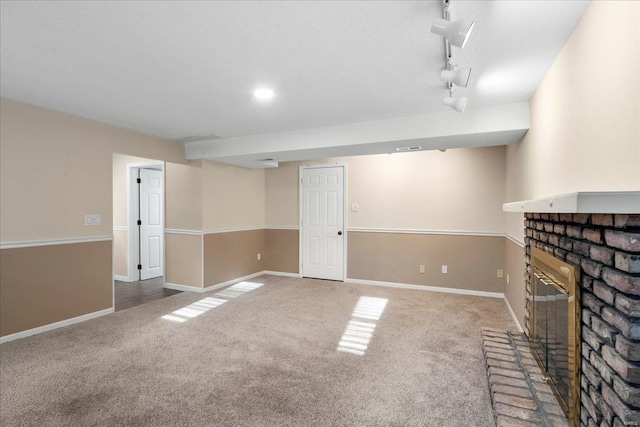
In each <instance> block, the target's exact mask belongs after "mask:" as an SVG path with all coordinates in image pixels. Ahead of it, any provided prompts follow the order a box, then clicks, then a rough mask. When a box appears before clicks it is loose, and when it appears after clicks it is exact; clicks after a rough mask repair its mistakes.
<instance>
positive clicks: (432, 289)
mask: <svg viewBox="0 0 640 427" xmlns="http://www.w3.org/2000/svg"><path fill="white" fill-rule="evenodd" d="M345 283H356V284H358V285H374V286H386V287H389V288H401V289H415V290H419V291H430V292H443V293H447V294H461V295H473V296H476V297H489V298H504V294H503V293H501V292H486V291H474V290H471V289H458V288H441V287H437V286H423V285H410V284H408V283H395V282H379V281H377V280H361V279H346V280H345Z"/></svg>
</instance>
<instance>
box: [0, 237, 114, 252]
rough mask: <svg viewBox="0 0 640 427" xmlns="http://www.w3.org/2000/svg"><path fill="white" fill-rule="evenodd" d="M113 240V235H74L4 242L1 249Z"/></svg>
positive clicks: (0, 244)
mask: <svg viewBox="0 0 640 427" xmlns="http://www.w3.org/2000/svg"><path fill="white" fill-rule="evenodd" d="M111 240H113V236H92V237H73V238H67V239H51V240H25V241H22V242H3V243H0V249H18V248H35V247H38V246H56V245H73V244H76V243H92V242H106V241H111Z"/></svg>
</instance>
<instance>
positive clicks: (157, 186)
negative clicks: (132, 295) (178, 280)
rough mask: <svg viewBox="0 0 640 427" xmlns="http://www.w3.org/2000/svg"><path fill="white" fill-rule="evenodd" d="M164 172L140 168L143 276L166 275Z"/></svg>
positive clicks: (141, 275) (141, 259)
mask: <svg viewBox="0 0 640 427" xmlns="http://www.w3.org/2000/svg"><path fill="white" fill-rule="evenodd" d="M163 179H164V175H163V173H162V171H158V170H151V169H140V220H141V225H140V264H141V265H142V269H141V270H140V279H141V280H146V279H151V278H153V277H160V276H162V275H163V274H164V266H163V260H164V218H163V214H164V206H163V204H164V203H163V196H164V182H163Z"/></svg>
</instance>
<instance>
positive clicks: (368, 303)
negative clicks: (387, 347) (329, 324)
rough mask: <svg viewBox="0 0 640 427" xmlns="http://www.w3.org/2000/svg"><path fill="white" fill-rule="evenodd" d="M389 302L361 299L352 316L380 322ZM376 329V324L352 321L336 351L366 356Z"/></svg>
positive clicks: (376, 299) (370, 298) (386, 300)
mask: <svg viewBox="0 0 640 427" xmlns="http://www.w3.org/2000/svg"><path fill="white" fill-rule="evenodd" d="M387 302H389V300H388V299H386V298H373V297H360V299H359V300H358V302H357V304H356V308H354V309H353V313H351V316H352V317H353V318H360V319H367V320H374V321H375V320H380V317H381V316H382V313H383V312H384V309H385V308H386V306H387ZM375 329H376V322H371V321H368V322H365V321H362V320H355V319H351V320H350V321H349V323H348V324H347V328H346V329H345V331H344V334H343V335H342V338H341V339H340V343H339V344H338V348H337V349H336V350H338V351H341V352H345V353H351V354H355V355H357V356H364V355H365V353H366V352H367V349H368V348H369V342H370V341H371V337H373V332H374V330H375Z"/></svg>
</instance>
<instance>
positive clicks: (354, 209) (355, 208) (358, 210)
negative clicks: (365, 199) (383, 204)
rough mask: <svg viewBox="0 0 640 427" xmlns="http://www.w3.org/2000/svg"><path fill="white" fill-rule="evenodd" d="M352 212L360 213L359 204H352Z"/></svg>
mask: <svg viewBox="0 0 640 427" xmlns="http://www.w3.org/2000/svg"><path fill="white" fill-rule="evenodd" d="M351 212H360V206H358V204H357V203H351Z"/></svg>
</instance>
